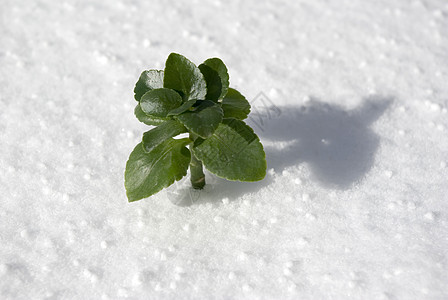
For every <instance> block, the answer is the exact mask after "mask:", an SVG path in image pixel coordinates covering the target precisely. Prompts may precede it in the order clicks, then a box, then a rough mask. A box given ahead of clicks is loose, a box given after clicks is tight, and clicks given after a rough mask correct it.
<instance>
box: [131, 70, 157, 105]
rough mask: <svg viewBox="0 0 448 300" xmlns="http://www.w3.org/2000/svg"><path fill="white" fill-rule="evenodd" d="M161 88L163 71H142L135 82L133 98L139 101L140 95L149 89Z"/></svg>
mask: <svg viewBox="0 0 448 300" xmlns="http://www.w3.org/2000/svg"><path fill="white" fill-rule="evenodd" d="M159 88H163V71H161V70H148V71H143V73H142V74H141V75H140V78H139V79H138V81H137V83H136V84H135V88H134V93H135V95H134V98H135V100H137V101H140V99H141V98H142V96H143V95H144V94H145V93H146V92H147V91H150V90H153V89H159Z"/></svg>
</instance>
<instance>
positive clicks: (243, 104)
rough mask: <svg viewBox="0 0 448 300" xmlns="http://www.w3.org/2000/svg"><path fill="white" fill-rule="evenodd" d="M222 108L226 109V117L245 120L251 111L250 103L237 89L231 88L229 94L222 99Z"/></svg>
mask: <svg viewBox="0 0 448 300" xmlns="http://www.w3.org/2000/svg"><path fill="white" fill-rule="evenodd" d="M221 107H222V110H223V111H224V118H235V119H240V120H244V119H246V118H247V115H248V114H249V113H250V104H249V102H248V101H247V100H246V98H244V96H243V95H241V94H240V92H238V91H237V90H235V89H232V88H229V90H228V92H227V95H226V96H225V97H224V99H222V105H221Z"/></svg>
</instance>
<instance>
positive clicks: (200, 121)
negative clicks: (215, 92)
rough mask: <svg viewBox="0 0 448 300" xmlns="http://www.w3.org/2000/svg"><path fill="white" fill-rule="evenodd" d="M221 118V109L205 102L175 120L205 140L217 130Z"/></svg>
mask: <svg viewBox="0 0 448 300" xmlns="http://www.w3.org/2000/svg"><path fill="white" fill-rule="evenodd" d="M222 116H223V113H222V109H221V107H219V105H218V104H215V103H214V102H212V101H209V100H205V101H202V102H201V104H200V105H199V106H197V107H196V109H195V110H194V111H186V112H185V113H183V114H180V115H178V116H177V117H176V118H177V119H178V120H179V121H180V122H181V123H182V124H184V125H185V127H187V128H188V130H189V131H191V132H192V133H194V134H196V135H198V136H200V137H202V138H207V137H209V136H211V135H212V134H213V132H214V131H215V130H216V128H218V125H219V123H221V121H222Z"/></svg>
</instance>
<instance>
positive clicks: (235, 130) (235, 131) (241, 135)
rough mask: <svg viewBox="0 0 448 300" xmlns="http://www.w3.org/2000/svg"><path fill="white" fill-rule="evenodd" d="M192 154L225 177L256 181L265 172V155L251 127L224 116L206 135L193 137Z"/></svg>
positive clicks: (213, 171)
mask: <svg viewBox="0 0 448 300" xmlns="http://www.w3.org/2000/svg"><path fill="white" fill-rule="evenodd" d="M193 154H194V155H195V156H196V157H197V158H198V159H199V160H201V161H202V163H203V164H204V165H205V167H206V168H207V169H208V170H209V171H210V172H212V173H213V174H216V175H217V176H219V177H223V178H226V179H228V180H239V181H258V180H261V179H263V178H264V177H265V175H266V155H265V153H264V150H263V146H262V145H261V143H260V140H259V138H258V136H257V135H256V134H255V133H254V131H253V130H252V128H250V127H249V126H247V125H246V124H245V123H244V122H243V121H240V120H237V119H224V120H223V122H222V123H221V124H219V127H218V129H216V131H215V132H214V133H213V135H212V136H211V137H209V138H208V139H205V140H203V139H197V140H196V141H195V143H194V147H193Z"/></svg>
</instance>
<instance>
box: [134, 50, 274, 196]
mask: <svg viewBox="0 0 448 300" xmlns="http://www.w3.org/2000/svg"><path fill="white" fill-rule="evenodd" d="M134 93H135V96H134V98H135V100H137V101H138V104H137V106H136V107H135V111H134V112H135V116H136V117H137V119H138V120H139V121H141V122H143V123H145V124H147V125H154V126H157V127H155V128H153V129H151V130H149V131H147V132H145V133H144V134H143V139H142V142H141V143H139V144H138V145H137V146H136V147H135V148H134V150H133V151H132V153H131V154H130V156H129V160H128V161H127V163H126V171H125V187H126V194H127V197H128V200H129V202H131V201H137V200H140V199H143V198H146V197H149V196H151V195H154V194H155V193H157V192H159V191H161V190H162V189H163V188H165V187H168V186H170V185H171V184H173V183H174V182H175V181H176V180H180V179H181V178H182V177H184V176H185V175H186V174H187V170H188V167H190V175H191V184H192V186H193V188H195V189H202V188H203V187H204V185H205V175H204V172H203V169H202V167H203V165H204V166H205V167H206V168H207V169H208V170H209V171H210V172H211V173H213V174H215V175H217V176H219V177H222V178H225V179H228V180H237V181H258V180H261V179H263V178H264V177H265V175H266V159H265V153H264V150H263V146H262V144H261V143H260V139H259V138H258V136H257V135H256V134H255V133H254V131H253V130H252V128H250V127H249V126H248V125H246V123H244V122H243V121H242V120H244V119H245V118H247V116H248V114H249V112H250V104H249V102H248V101H247V100H246V98H245V97H244V96H243V95H241V94H240V93H239V92H238V91H237V90H235V89H232V88H230V87H229V75H228V73H227V67H226V66H225V65H224V63H223V62H222V61H221V60H220V59H219V58H210V59H207V60H206V61H205V62H204V63H202V64H201V65H199V67H197V66H196V65H194V64H193V63H192V62H191V61H189V60H188V59H187V58H185V57H184V56H182V55H180V54H176V53H171V54H170V55H169V56H168V59H167V60H166V64H165V70H163V71H162V70H148V71H144V72H143V73H142V74H141V76H140V78H139V80H138V81H137V83H136V85H135V89H134ZM185 133H188V137H185V138H175V137H176V136H178V135H180V134H185ZM186 146H189V148H187V147H186Z"/></svg>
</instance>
